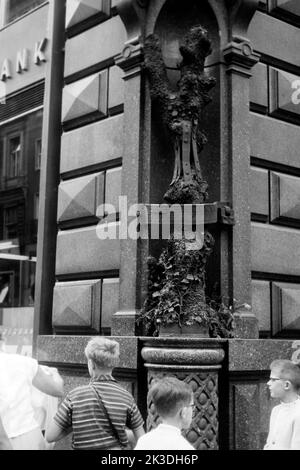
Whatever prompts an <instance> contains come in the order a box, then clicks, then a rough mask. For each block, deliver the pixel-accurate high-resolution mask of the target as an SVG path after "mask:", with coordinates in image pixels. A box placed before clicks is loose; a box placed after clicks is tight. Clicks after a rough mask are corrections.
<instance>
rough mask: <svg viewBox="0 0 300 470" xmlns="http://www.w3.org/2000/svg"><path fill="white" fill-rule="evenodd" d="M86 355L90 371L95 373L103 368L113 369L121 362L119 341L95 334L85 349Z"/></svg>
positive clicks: (92, 373) (91, 373)
mask: <svg viewBox="0 0 300 470" xmlns="http://www.w3.org/2000/svg"><path fill="white" fill-rule="evenodd" d="M84 353H85V356H86V358H87V360H88V367H89V373H90V375H91V376H93V375H95V371H97V370H101V369H106V370H107V369H113V368H114V367H116V366H117V365H118V363H119V355H120V349H119V343H117V341H114V340H111V339H107V338H104V337H102V336H95V337H94V338H92V339H91V340H90V341H89V342H88V344H87V346H86V348H85V350H84Z"/></svg>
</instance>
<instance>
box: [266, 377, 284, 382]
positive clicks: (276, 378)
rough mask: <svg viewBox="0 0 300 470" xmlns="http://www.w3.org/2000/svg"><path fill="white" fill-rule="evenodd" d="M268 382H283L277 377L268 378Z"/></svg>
mask: <svg viewBox="0 0 300 470" xmlns="http://www.w3.org/2000/svg"><path fill="white" fill-rule="evenodd" d="M269 380H271V382H276V380H283V379H280V378H279V377H270V378H269Z"/></svg>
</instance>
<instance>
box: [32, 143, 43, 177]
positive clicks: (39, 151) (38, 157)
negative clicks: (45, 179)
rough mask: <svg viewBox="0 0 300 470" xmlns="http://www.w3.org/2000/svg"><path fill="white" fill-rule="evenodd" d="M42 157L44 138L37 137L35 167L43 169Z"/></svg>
mask: <svg viewBox="0 0 300 470" xmlns="http://www.w3.org/2000/svg"><path fill="white" fill-rule="evenodd" d="M41 158H42V139H37V140H36V141H35V156H34V160H35V169H36V170H40V169H41Z"/></svg>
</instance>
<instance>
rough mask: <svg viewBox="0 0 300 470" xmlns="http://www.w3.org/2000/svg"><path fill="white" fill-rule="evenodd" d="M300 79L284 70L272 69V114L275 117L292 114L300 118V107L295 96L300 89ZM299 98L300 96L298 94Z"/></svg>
mask: <svg viewBox="0 0 300 470" xmlns="http://www.w3.org/2000/svg"><path fill="white" fill-rule="evenodd" d="M299 85H300V77H299V76H298V75H294V74H292V73H288V72H285V71H283V70H279V69H274V68H270V112H271V113H272V114H273V115H275V116H276V115H278V117H281V115H283V116H284V115H286V114H287V113H289V114H290V113H292V114H294V115H295V117H298V118H300V107H299V104H298V102H297V101H298V100H295V98H294V95H295V96H296V94H297V89H299ZM297 96H298V94H297Z"/></svg>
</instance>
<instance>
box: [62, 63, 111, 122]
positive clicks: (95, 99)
mask: <svg viewBox="0 0 300 470" xmlns="http://www.w3.org/2000/svg"><path fill="white" fill-rule="evenodd" d="M95 112H98V113H99V115H102V116H104V115H105V114H106V112H107V71H106V70H104V71H102V72H100V73H97V74H95V75H91V76H89V77H85V78H83V79H82V80H78V81H77V82H74V83H71V84H70V85H66V86H65V87H64V90H63V100H62V121H63V122H66V121H69V120H71V119H76V118H79V117H82V116H85V115H86V114H91V113H95Z"/></svg>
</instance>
